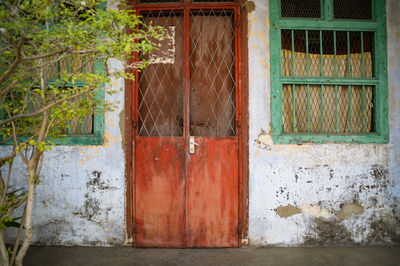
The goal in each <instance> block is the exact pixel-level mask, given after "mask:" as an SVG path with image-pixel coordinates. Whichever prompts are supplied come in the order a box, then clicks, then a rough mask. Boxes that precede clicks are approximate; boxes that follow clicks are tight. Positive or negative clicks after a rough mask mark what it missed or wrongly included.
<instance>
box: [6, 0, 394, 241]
mask: <svg viewBox="0 0 400 266" xmlns="http://www.w3.org/2000/svg"><path fill="white" fill-rule="evenodd" d="M254 3H255V5H256V8H255V10H254V11H252V12H251V13H249V22H248V26H249V41H248V47H249V73H250V76H249V83H250V84H249V88H250V89H249V106H250V110H249V113H250V123H249V125H250V143H249V146H250V151H249V157H250V158H249V159H250V181H249V182H250V184H249V185H250V186H249V187H250V188H249V190H250V191H249V192H250V196H249V204H250V207H249V216H250V217H249V242H250V244H251V245H302V244H340V243H348V242H356V243H380V242H386V243H389V242H390V241H394V240H396V238H397V240H398V239H399V238H400V237H399V235H400V228H399V219H400V206H399V198H400V158H399V156H400V145H398V144H397V145H396V143H400V85H399V84H400V63H399V61H400V60H399V59H400V58H399V52H398V51H400V19H399V18H400V2H398V1H396V0H388V1H387V17H388V20H387V21H388V54H389V56H388V59H389V61H388V62H389V106H390V108H389V125H390V136H389V137H390V142H389V144H379V145H378V144H323V145H314V144H304V145H273V144H272V142H271V137H270V135H269V132H270V127H269V124H270V80H269V77H270V72H269V71H270V65H269V37H268V31H269V30H268V27H269V20H268V1H266V0H254ZM111 66H113V67H118V66H119V64H118V63H117V62H111ZM119 67H120V66H119ZM112 87H113V88H114V89H115V88H116V89H118V90H120V93H119V94H118V95H115V96H113V97H112V98H108V100H110V101H113V102H118V101H119V102H120V103H119V105H118V108H117V110H116V111H115V112H113V113H106V115H105V121H106V123H105V136H104V144H103V145H101V146H58V147H55V148H53V150H52V151H51V152H49V153H47V154H46V155H45V161H44V166H43V173H42V182H41V183H40V185H39V186H38V188H37V192H36V195H35V211H34V218H33V221H34V240H33V242H34V243H38V244H57V245H116V244H122V243H123V242H124V241H125V232H124V230H125V226H124V224H125V210H124V204H125V178H124V171H125V169H124V150H123V147H122V135H121V130H123V129H120V122H121V120H120V119H121V118H123V117H124V112H123V109H124V106H123V102H124V82H123V81H122V80H117V81H113V82H112ZM106 97H108V96H106ZM6 149H7V147H1V150H2V152H5V151H6ZM20 165H22V164H20ZM24 175H25V173H24V171H23V169H19V170H17V171H16V172H15V177H16V176H18V178H20V179H19V181H18V182H17V183H18V184H24V182H25V180H24ZM396 219H397V220H396ZM11 237H12V235H11Z"/></svg>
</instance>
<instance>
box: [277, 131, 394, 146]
mask: <svg viewBox="0 0 400 266" xmlns="http://www.w3.org/2000/svg"><path fill="white" fill-rule="evenodd" d="M272 141H273V143H274V144H302V143H314V144H324V143H325V144H326V143H359V144H367V143H381V144H385V143H388V141H389V137H388V136H384V135H381V134H379V133H367V134H345V133H343V134H283V135H275V136H272Z"/></svg>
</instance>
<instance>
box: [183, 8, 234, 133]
mask: <svg viewBox="0 0 400 266" xmlns="http://www.w3.org/2000/svg"><path fill="white" fill-rule="evenodd" d="M190 25H191V27H190V33H189V38H190V57H189V64H190V134H191V135H193V136H234V135H235V133H236V132H235V130H236V129H235V127H236V125H235V114H236V105H235V102H236V101H235V98H236V97H235V88H236V82H235V29H234V27H233V25H234V13H233V12H230V11H226V10H208V11H204V10H198V11H197V10H196V11H191V17H190Z"/></svg>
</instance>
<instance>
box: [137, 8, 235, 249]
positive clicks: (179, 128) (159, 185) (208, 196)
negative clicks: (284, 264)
mask: <svg viewBox="0 0 400 266" xmlns="http://www.w3.org/2000/svg"><path fill="white" fill-rule="evenodd" d="M235 5H236V4H235ZM235 5H234V4H226V6H225V7H222V6H221V7H218V6H217V5H215V3H213V4H197V5H196V4H193V5H190V4H187V5H186V4H184V5H183V6H176V7H172V6H169V7H168V8H166V9H165V10H163V9H162V7H160V6H157V7H155V6H147V7H142V9H143V10H142V12H141V15H143V20H144V21H145V23H146V24H152V25H159V26H161V27H162V28H163V29H164V33H165V38H164V39H163V40H161V41H160V42H158V48H159V49H158V50H156V51H154V52H152V53H150V54H147V55H144V59H147V60H148V61H149V63H150V64H149V66H148V67H147V68H146V69H145V70H143V71H142V72H141V73H139V74H138V79H137V81H136V86H135V95H136V96H135V97H136V98H135V101H134V107H133V108H134V109H133V120H136V123H137V127H136V128H135V130H134V141H135V142H134V146H133V147H134V148H133V149H134V152H135V161H134V162H133V165H134V169H135V170H134V178H135V181H134V185H135V188H134V189H135V190H134V191H135V192H134V195H135V200H134V202H135V211H134V216H135V220H136V221H135V224H136V233H135V238H136V242H135V245H136V246H137V247H237V246H239V245H240V242H239V231H238V224H239V195H240V193H239V186H240V185H239V180H240V171H239V170H240V169H239V165H240V164H239V161H240V158H239V157H240V156H239V155H240V151H239V148H238V147H239V142H240V138H239V136H240V134H239V132H238V129H239V128H238V126H237V125H236V121H237V120H238V119H239V118H238V115H239V114H240V112H239V110H238V106H239V104H238V99H239V94H240V88H238V84H239V74H238V60H237V57H236V55H237V47H236V46H237V44H238V43H239V42H238V39H237V23H236V21H237V19H238V16H237V13H235V12H237V11H238V10H239V7H238V6H235ZM207 6H208V7H207ZM139 10H140V8H139ZM235 25H236V26H235ZM191 136H194V137H193V138H194V140H195V142H196V146H195V147H194V152H190V138H191Z"/></svg>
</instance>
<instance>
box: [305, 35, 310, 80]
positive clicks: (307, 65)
mask: <svg viewBox="0 0 400 266" xmlns="http://www.w3.org/2000/svg"><path fill="white" fill-rule="evenodd" d="M306 62H307V64H306V68H307V69H306V70H307V77H309V76H310V59H309V58H308V30H306Z"/></svg>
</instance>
